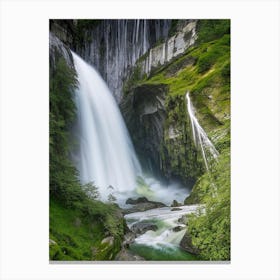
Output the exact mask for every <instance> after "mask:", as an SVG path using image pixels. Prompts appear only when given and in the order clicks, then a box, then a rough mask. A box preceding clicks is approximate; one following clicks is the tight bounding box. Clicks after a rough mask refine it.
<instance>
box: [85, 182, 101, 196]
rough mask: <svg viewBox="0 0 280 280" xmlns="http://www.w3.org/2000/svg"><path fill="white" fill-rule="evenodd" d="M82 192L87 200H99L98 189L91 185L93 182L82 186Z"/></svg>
mask: <svg viewBox="0 0 280 280" xmlns="http://www.w3.org/2000/svg"><path fill="white" fill-rule="evenodd" d="M82 189H83V191H84V192H85V193H86V195H87V196H88V198H90V199H93V200H96V199H99V198H100V193H99V191H98V188H97V187H96V186H95V185H94V184H93V182H89V183H87V184H84V185H83V186H82Z"/></svg>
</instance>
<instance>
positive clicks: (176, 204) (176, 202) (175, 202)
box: [171, 200, 182, 207]
mask: <svg viewBox="0 0 280 280" xmlns="http://www.w3.org/2000/svg"><path fill="white" fill-rule="evenodd" d="M179 206H182V204H181V203H179V202H178V201H177V200H173V202H172V204H171V207H179Z"/></svg>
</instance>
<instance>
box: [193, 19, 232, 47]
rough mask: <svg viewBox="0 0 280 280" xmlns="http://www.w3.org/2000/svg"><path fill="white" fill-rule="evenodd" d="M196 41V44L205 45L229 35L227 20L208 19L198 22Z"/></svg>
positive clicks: (228, 21)
mask: <svg viewBox="0 0 280 280" xmlns="http://www.w3.org/2000/svg"><path fill="white" fill-rule="evenodd" d="M197 29H198V39H197V43H198V44H200V43H205V42H209V41H213V40H216V39H218V38H220V37H222V36H223V35H224V34H230V20H229V19H224V20H221V19H209V20H199V21H198V27H197Z"/></svg>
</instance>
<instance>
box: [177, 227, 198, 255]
mask: <svg viewBox="0 0 280 280" xmlns="http://www.w3.org/2000/svg"><path fill="white" fill-rule="evenodd" d="M180 247H181V248H182V249H183V250H185V251H187V252H189V253H191V254H194V255H198V254H199V250H198V248H196V247H195V246H193V244H192V239H191V236H190V235H189V233H188V232H186V233H185V235H184V237H183V238H182V240H181V242H180Z"/></svg>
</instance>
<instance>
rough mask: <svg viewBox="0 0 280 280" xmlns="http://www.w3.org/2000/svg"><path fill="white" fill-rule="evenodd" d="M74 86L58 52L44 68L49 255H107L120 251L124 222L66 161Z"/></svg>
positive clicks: (83, 257) (70, 257)
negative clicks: (47, 108) (46, 74)
mask: <svg viewBox="0 0 280 280" xmlns="http://www.w3.org/2000/svg"><path fill="white" fill-rule="evenodd" d="M76 85H77V82H76V75H75V71H74V70H73V69H72V68H71V67H70V66H69V65H67V63H66V61H65V59H64V58H63V57H61V56H60V57H59V58H58V60H57V63H56V65H55V66H54V68H53V69H51V71H50V120H49V121H50V123H49V125H50V141H49V143H50V239H51V240H52V241H51V242H50V251H49V253H50V259H51V260H109V259H113V258H114V257H115V255H116V254H117V253H118V251H119V250H120V247H121V241H122V238H123V235H124V229H125V224H124V219H123V216H122V214H121V213H120V210H119V208H118V207H117V206H116V205H115V204H113V203H107V204H105V203H103V202H101V201H98V200H97V199H98V198H99V193H98V189H97V188H96V187H95V186H94V185H93V184H92V183H88V184H86V185H81V184H80V182H79V180H78V173H77V170H76V169H75V167H74V166H73V165H72V163H71V161H70V160H69V151H70V144H69V143H70V141H69V133H68V131H69V129H70V127H71V124H72V122H73V120H74V119H75V113H76V110H75V104H74V102H73V100H72V95H73V91H74V89H75V87H76ZM111 201H112V202H113V201H114V199H113V198H112V199H111ZM104 238H106V239H104Z"/></svg>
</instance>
